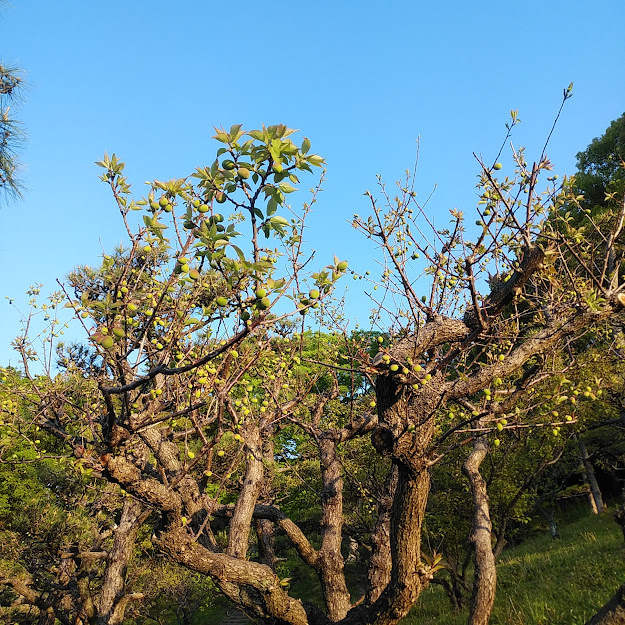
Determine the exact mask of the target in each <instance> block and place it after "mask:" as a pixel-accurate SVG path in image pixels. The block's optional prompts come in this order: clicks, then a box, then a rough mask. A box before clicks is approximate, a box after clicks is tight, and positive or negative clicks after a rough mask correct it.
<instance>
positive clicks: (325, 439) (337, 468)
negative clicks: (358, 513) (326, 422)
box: [318, 435, 351, 622]
mask: <svg viewBox="0 0 625 625" xmlns="http://www.w3.org/2000/svg"><path fill="white" fill-rule="evenodd" d="M319 457H320V460H321V479H322V482H323V488H322V491H321V506H322V513H321V548H320V549H319V559H318V572H319V578H320V581H321V589H322V591H323V596H324V599H325V604H326V609H327V614H328V618H329V619H330V620H331V621H334V622H336V621H340V620H341V619H343V618H345V615H346V614H347V611H348V610H349V608H350V607H351V601H350V596H349V591H348V590H347V585H346V583H345V574H344V566H345V564H344V562H343V555H342V554H341V542H342V539H343V476H342V473H341V471H342V469H341V464H340V462H339V460H338V458H337V456H336V441H335V440H334V439H333V438H332V437H331V436H323V435H322V436H321V437H320V438H319Z"/></svg>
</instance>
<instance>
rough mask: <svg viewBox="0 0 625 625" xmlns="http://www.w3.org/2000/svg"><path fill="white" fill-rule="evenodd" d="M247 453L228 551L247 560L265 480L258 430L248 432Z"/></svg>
mask: <svg viewBox="0 0 625 625" xmlns="http://www.w3.org/2000/svg"><path fill="white" fill-rule="evenodd" d="M245 453H246V454H247V463H246V470H245V478H244V480H243V485H242V487H241V491H240V494H239V497H238V498H237V503H236V505H235V507H234V513H233V515H232V520H231V521H230V532H229V534H228V549H227V551H226V553H227V554H228V555H231V556H233V557H235V558H245V556H246V554H247V549H248V546H249V536H250V528H251V526H252V517H253V515H254V506H255V505H256V502H257V501H258V495H259V493H260V488H261V484H262V480H263V456H262V442H261V439H260V432H259V431H258V428H255V427H254V428H250V429H249V430H248V431H247V432H246V434H245Z"/></svg>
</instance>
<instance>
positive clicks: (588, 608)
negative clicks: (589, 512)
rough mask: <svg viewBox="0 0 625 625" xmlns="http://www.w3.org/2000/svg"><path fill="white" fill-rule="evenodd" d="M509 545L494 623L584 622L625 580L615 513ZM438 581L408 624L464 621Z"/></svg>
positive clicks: (461, 624) (549, 624)
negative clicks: (555, 534)
mask: <svg viewBox="0 0 625 625" xmlns="http://www.w3.org/2000/svg"><path fill="white" fill-rule="evenodd" d="M559 529H560V533H561V538H560V539H559V540H555V541H554V540H551V538H550V536H549V535H548V533H545V534H544V535H540V536H537V537H535V538H532V539H529V540H527V541H525V542H524V543H523V544H522V545H519V546H517V547H513V548H510V549H506V551H505V552H504V554H503V555H502V557H501V560H500V561H499V563H498V565H497V573H498V582H497V598H496V600H495V607H494V610H493V616H492V619H491V625H583V624H584V623H586V621H587V620H588V619H589V618H590V617H591V616H592V615H593V614H594V613H595V612H596V611H597V609H598V608H599V607H601V606H602V605H603V604H604V603H605V602H606V601H607V600H608V599H609V598H610V597H611V596H612V595H613V594H614V592H615V591H616V589H617V588H618V586H620V585H621V584H622V583H623V582H625V546H624V544H623V534H622V533H621V530H620V529H619V527H618V526H617V525H616V523H615V522H614V520H613V519H612V515H611V514H610V513H607V514H604V515H602V516H601V517H596V516H585V517H583V518H581V519H578V520H576V521H574V522H572V523H570V524H568V525H563V526H561V527H560V528H559ZM466 620H467V613H466V612H455V613H454V612H453V611H452V609H451V604H450V602H449V599H448V598H447V596H446V595H445V593H444V592H443V590H442V588H441V587H440V586H438V585H432V586H431V587H430V588H429V589H428V590H427V591H425V592H424V593H423V594H422V595H421V598H420V600H419V603H418V604H417V605H416V606H415V607H414V608H413V610H412V612H411V613H410V615H409V616H408V617H406V618H405V619H404V620H403V621H402V624H403V625H417V623H418V624H419V625H443V623H444V624H445V625H464V624H465V623H466Z"/></svg>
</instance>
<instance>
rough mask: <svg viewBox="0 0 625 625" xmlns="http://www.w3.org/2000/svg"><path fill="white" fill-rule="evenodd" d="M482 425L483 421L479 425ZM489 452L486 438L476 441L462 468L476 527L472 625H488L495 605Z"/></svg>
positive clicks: (474, 528)
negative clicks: (484, 471)
mask: <svg viewBox="0 0 625 625" xmlns="http://www.w3.org/2000/svg"><path fill="white" fill-rule="evenodd" d="M478 423H479V422H478ZM487 453H488V443H487V441H486V439H485V437H479V438H476V439H475V441H474V443H473V450H472V451H471V453H470V454H469V457H468V458H467V459H466V460H465V462H464V464H463V465H462V472H463V473H464V475H465V476H466V477H467V479H468V480H469V485H470V488H471V496H472V498H473V528H472V530H471V537H470V541H471V544H472V546H473V550H474V553H475V576H474V581H473V596H472V598H471V608H470V611H469V620H468V623H469V625H487V624H488V622H489V621H490V615H491V613H492V610H493V604H494V602H495V591H496V587H497V568H496V566H495V555H494V553H493V547H492V529H493V528H492V523H491V520H490V509H489V504H488V493H487V490H486V482H485V481H484V479H483V478H482V475H481V474H480V465H481V464H482V461H483V460H484V458H485V457H486V454H487Z"/></svg>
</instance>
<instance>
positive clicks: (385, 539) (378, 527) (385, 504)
mask: <svg viewBox="0 0 625 625" xmlns="http://www.w3.org/2000/svg"><path fill="white" fill-rule="evenodd" d="M396 489H397V467H396V466H393V467H392V469H391V471H389V474H388V476H387V478H386V483H385V488H384V492H385V494H386V496H385V497H384V498H383V499H382V500H381V501H380V503H379V506H378V510H379V515H378V519H377V521H376V523H375V526H374V528H373V531H372V532H371V559H370V561H369V569H368V572H367V578H368V584H367V593H366V596H365V604H366V605H371V604H372V603H374V602H375V601H376V600H377V599H378V598H379V597H380V595H381V594H382V591H383V590H384V589H385V588H386V587H387V585H388V583H389V582H390V581H391V568H392V561H391V507H392V505H393V498H394V496H395V490H396Z"/></svg>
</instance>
